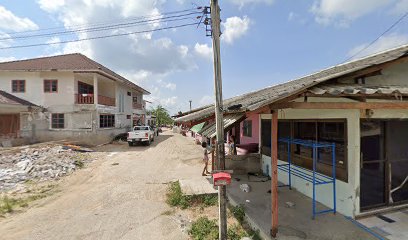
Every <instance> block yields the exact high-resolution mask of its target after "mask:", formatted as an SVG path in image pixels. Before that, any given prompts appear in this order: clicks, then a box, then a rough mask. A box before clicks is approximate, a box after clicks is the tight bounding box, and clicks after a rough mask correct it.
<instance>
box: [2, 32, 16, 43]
mask: <svg viewBox="0 0 408 240" xmlns="http://www.w3.org/2000/svg"><path fill="white" fill-rule="evenodd" d="M9 38H10V35H9V34H7V33H4V32H2V31H0V39H3V40H0V47H9V46H10V45H11V43H12V42H13V40H11V39H9Z"/></svg>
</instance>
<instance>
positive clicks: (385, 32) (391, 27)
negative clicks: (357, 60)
mask: <svg viewBox="0 0 408 240" xmlns="http://www.w3.org/2000/svg"><path fill="white" fill-rule="evenodd" d="M407 16H408V12H406V13H405V14H404V15H402V16H401V17H400V18H399V19H398V20H397V21H396V22H394V23H393V24H392V25H391V26H390V27H389V28H387V30H385V31H384V32H383V33H382V34H381V35H380V36H378V37H377V38H376V39H374V40H373V41H371V42H370V43H369V44H368V45H367V46H365V47H364V48H362V49H361V50H359V51H358V52H356V53H355V54H353V55H352V56H351V57H349V58H347V59H346V60H344V61H343V62H348V61H350V60H351V59H353V58H354V57H355V56H357V55H359V54H360V53H362V52H363V51H365V50H367V49H368V48H369V47H371V46H372V45H373V44H374V43H376V42H377V41H378V40H379V39H380V38H381V37H383V36H384V35H385V34H387V33H388V32H389V31H391V30H392V29H393V28H394V27H395V26H397V25H398V24H399V23H400V22H401V21H402V20H404V18H406V17H407Z"/></svg>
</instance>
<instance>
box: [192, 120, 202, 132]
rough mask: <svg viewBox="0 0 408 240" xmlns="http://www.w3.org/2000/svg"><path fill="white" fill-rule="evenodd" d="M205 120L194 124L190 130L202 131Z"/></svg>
mask: <svg viewBox="0 0 408 240" xmlns="http://www.w3.org/2000/svg"><path fill="white" fill-rule="evenodd" d="M204 124H205V122H203V123H200V124H197V125H194V126H193V127H192V128H191V129H190V130H191V131H192V132H195V133H198V132H199V131H201V129H202V128H203V127H204Z"/></svg>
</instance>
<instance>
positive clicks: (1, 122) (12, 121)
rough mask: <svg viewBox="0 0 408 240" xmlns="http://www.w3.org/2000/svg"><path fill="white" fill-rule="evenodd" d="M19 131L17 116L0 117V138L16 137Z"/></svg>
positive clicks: (5, 115) (6, 115)
mask: <svg viewBox="0 0 408 240" xmlns="http://www.w3.org/2000/svg"><path fill="white" fill-rule="evenodd" d="M19 131H20V115H19V114H1V115H0V137H16V136H17V135H18V132H19Z"/></svg>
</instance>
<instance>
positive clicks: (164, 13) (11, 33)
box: [5, 7, 202, 35]
mask: <svg viewBox="0 0 408 240" xmlns="http://www.w3.org/2000/svg"><path fill="white" fill-rule="evenodd" d="M201 8H202V7H196V8H190V9H184V10H179V11H169V12H163V13H160V14H152V15H144V16H138V17H132V18H129V19H116V20H109V21H99V22H92V23H87V24H81V25H73V26H68V27H50V28H42V29H36V30H26V31H20V32H5V34H7V35H20V34H22V33H33V32H34V33H35V32H44V31H48V30H58V29H69V30H75V29H77V28H82V27H91V26H98V25H106V24H110V23H120V22H126V21H132V20H140V19H146V18H151V17H161V16H165V15H174V14H179V13H184V12H192V11H197V10H200V9H201Z"/></svg>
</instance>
